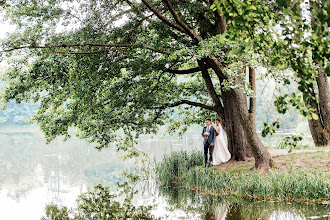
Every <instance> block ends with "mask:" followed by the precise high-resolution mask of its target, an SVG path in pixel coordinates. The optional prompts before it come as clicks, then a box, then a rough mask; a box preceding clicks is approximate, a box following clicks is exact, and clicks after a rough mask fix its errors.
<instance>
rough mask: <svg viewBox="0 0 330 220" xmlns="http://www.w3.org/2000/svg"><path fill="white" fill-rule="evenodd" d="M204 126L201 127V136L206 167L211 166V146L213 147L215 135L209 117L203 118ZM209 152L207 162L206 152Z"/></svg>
mask: <svg viewBox="0 0 330 220" xmlns="http://www.w3.org/2000/svg"><path fill="white" fill-rule="evenodd" d="M205 123H206V126H205V127H204V128H203V132H202V137H203V139H204V141H203V144H204V161H205V167H206V165H208V167H210V166H211V162H212V155H213V147H214V140H215V136H216V132H215V129H214V128H213V126H212V125H211V119H210V118H206V119H205ZM208 152H209V154H210V157H209V162H207V154H208Z"/></svg>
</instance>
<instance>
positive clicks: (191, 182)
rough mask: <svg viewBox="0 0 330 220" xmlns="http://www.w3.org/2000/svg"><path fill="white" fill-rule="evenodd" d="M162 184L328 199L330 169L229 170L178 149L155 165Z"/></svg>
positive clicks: (261, 196)
mask: <svg viewBox="0 0 330 220" xmlns="http://www.w3.org/2000/svg"><path fill="white" fill-rule="evenodd" d="M156 173H157V174H158V175H157V176H158V180H159V182H160V183H161V184H163V185H165V186H173V185H177V186H181V187H185V188H187V189H192V190H197V191H199V192H201V193H202V194H205V195H207V194H209V195H215V196H225V195H235V196H239V197H244V198H250V199H260V200H277V201H296V202H313V203H322V204H327V203H329V199H330V191H329V189H330V181H329V176H330V175H329V173H330V172H329V171H328V170H324V169H322V170H321V169H320V170H313V171H312V172H311V171H310V170H307V169H298V170H289V171H285V170H270V171H269V172H267V173H264V174H259V172H258V171H250V170H243V171H240V172H230V171H226V170H219V169H216V168H207V169H206V168H204V167H203V153H202V152H199V151H192V152H189V153H188V152H186V151H178V152H173V153H171V154H169V155H167V156H165V157H164V159H163V161H162V162H160V163H158V164H157V166H156Z"/></svg>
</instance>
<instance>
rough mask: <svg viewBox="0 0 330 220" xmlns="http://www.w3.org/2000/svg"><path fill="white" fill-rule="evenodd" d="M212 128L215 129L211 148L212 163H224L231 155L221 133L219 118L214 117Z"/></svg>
mask: <svg viewBox="0 0 330 220" xmlns="http://www.w3.org/2000/svg"><path fill="white" fill-rule="evenodd" d="M214 129H215V130H216V133H217V136H216V137H215V141H214V149H213V161H212V165H213V166H214V165H219V164H221V163H226V162H227V161H228V160H229V159H230V157H231V155H230V153H229V151H228V147H227V144H226V142H225V138H224V135H223V131H222V129H221V125H220V119H219V118H217V119H215V126H214Z"/></svg>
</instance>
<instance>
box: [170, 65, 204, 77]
mask: <svg viewBox="0 0 330 220" xmlns="http://www.w3.org/2000/svg"><path fill="white" fill-rule="evenodd" d="M199 71H201V70H200V68H199V67H195V68H191V69H187V70H172V69H167V70H166V72H169V73H174V74H182V75H184V74H191V73H196V72H199Z"/></svg>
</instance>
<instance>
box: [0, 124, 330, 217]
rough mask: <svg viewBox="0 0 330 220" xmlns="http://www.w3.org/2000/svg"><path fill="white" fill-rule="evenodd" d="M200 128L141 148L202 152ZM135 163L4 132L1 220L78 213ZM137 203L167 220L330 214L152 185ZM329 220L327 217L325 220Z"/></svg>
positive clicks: (81, 145) (73, 142)
mask: <svg viewBox="0 0 330 220" xmlns="http://www.w3.org/2000/svg"><path fill="white" fill-rule="evenodd" d="M199 130H200V129H199V128H198V127H195V128H193V129H190V130H189V131H188V132H187V134H186V135H184V136H183V137H182V138H179V137H177V136H168V135H166V136H162V135H154V136H150V135H144V136H140V138H139V146H138V147H139V148H140V149H141V150H144V151H145V152H147V153H148V155H149V156H150V157H152V158H153V157H155V158H156V160H158V161H159V160H161V158H162V157H163V155H164V154H165V153H169V152H170V151H172V150H173V151H174V150H180V149H201V137H200V134H199V133H200V132H199ZM136 166H138V165H135V163H134V160H127V161H122V159H121V158H119V154H118V153H117V152H115V151H114V149H111V148H108V149H103V150H102V151H100V152H99V151H98V150H96V149H94V148H93V146H91V145H89V144H88V143H86V141H83V140H79V139H76V138H71V139H69V140H68V141H66V142H64V141H63V140H62V139H61V138H56V139H55V140H54V141H53V142H51V143H50V144H49V145H46V144H45V140H44V137H43V134H42V133H41V132H40V131H39V130H38V129H36V128H16V129H5V128H2V129H0V177H1V178H0V206H1V212H0V219H13V220H16V219H40V217H42V216H43V215H44V210H45V206H46V205H47V204H50V203H54V204H57V205H65V206H68V207H74V206H75V201H76V198H77V196H78V195H79V194H81V193H84V192H86V191H87V190H88V188H91V189H92V188H93V187H94V186H95V185H97V184H102V185H104V186H111V187H114V186H115V184H114V183H115V182H116V181H120V180H122V178H121V177H120V174H121V173H122V172H123V171H126V172H132V171H133V170H134V168H135V167H136ZM146 186H147V187H144V190H143V192H142V191H141V192H140V193H139V194H138V195H137V198H135V202H136V203H137V204H151V203H154V202H156V203H157V207H156V208H155V210H153V214H154V215H155V216H157V217H164V218H166V219H231V220H234V219H237V220H238V219H248V218H246V217H247V216H250V217H249V219H256V218H260V219H261V218H262V219H306V218H308V217H320V216H323V215H324V216H326V215H328V214H329V212H328V209H327V207H324V206H317V205H311V204H310V205H299V204H287V203H285V204H283V203H270V202H251V201H247V200H241V199H237V198H226V199H221V198H212V197H207V198H206V197H203V196H201V195H199V194H196V193H194V192H187V191H184V190H179V189H162V188H159V187H158V186H157V184H155V183H154V181H152V183H151V184H150V182H149V183H148V184H146ZM323 218H326V217H323Z"/></svg>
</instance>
